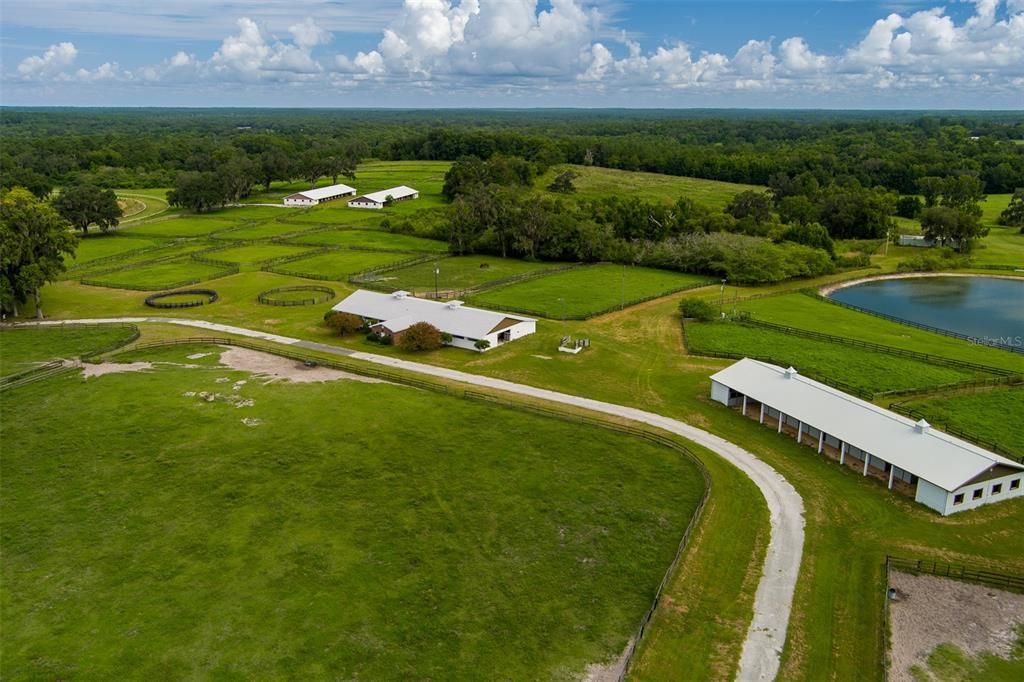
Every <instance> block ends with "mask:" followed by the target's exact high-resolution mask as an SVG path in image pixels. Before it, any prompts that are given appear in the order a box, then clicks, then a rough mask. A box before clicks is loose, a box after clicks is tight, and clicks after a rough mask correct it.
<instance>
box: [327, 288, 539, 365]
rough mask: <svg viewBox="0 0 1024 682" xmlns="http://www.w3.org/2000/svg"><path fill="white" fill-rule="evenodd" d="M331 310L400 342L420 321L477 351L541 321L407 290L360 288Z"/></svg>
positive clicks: (459, 345)
mask: <svg viewBox="0 0 1024 682" xmlns="http://www.w3.org/2000/svg"><path fill="white" fill-rule="evenodd" d="M331 310H337V311H340V312H343V313H351V314H353V315H358V316H359V317H361V318H363V320H365V321H366V322H367V323H369V325H370V329H371V331H373V332H374V333H376V334H378V335H380V336H391V337H392V339H393V340H394V341H395V342H396V343H397V342H398V341H399V340H401V337H402V334H403V333H404V332H405V330H406V329H408V328H409V327H411V326H412V325H414V324H416V323H417V322H426V323H428V324H431V325H433V326H435V327H437V328H438V329H439V330H441V332H443V333H447V334H451V337H452V341H451V343H450V344H449V345H452V346H455V347H457V348H465V349H467V350H475V351H483V350H489V349H490V348H495V347H497V346H500V345H502V344H505V343H508V342H509V341H515V340H516V339H519V338H522V337H524V336H527V335H528V334H533V333H534V332H535V331H537V321H536V320H533V319H530V318H529V317H520V316H518V315H508V314H506V313H499V312H494V311H491V310H481V309H480V308H470V307H468V306H465V305H463V304H462V301H444V302H442V301H428V300H426V299H423V298H415V297H413V296H410V295H409V292H407V291H396V292H394V293H391V294H381V293H377V292H375V291H366V290H364V289H360V290H358V291H355V292H353V293H352V294H351V295H349V296H348V297H347V298H346V299H345V300H343V301H341V302H340V303H338V304H337V305H335V306H334V307H333V308H331ZM480 340H486V341H488V342H489V343H490V346H489V348H477V347H476V343H477V342H478V341H480Z"/></svg>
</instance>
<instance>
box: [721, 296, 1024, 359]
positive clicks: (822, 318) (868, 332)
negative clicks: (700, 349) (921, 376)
mask: <svg viewBox="0 0 1024 682" xmlns="http://www.w3.org/2000/svg"><path fill="white" fill-rule="evenodd" d="M726 303H727V304H729V301H728V298H726ZM736 307H737V308H738V309H739V310H741V311H748V312H751V313H753V315H754V317H755V318H756V319H758V320H763V321H765V322H774V323H776V324H784V325H787V326H791V327H797V328H799V329H809V330H811V331H816V332H821V333H823V334H832V335H835V336H848V337H850V338H854V339H861V340H863V341H870V342H872V343H879V344H883V345H886V346H895V347H896V348H904V349H907V350H913V351H917V352H919V353H931V354H933V355H941V356H943V357H948V358H954V359H958V360H965V361H968V362H978V363H981V364H986V365H992V366H995V367H1002V368H1005V369H1009V370H1013V371H1014V372H1021V373H1024V356H1021V355H1020V354H1018V353H1009V352H1007V351H1004V350H999V349H996V348H989V347H987V346H980V345H974V344H969V343H966V342H964V341H961V340H959V339H956V338H953V337H949V336H943V335H941V334H935V333H932V332H928V331H925V330H923V329H917V328H915V327H911V326H908V325H904V324H899V323H898V322H890V321H889V320H884V319H881V318H878V317H874V316H872V315H865V314H864V313H860V312H857V311H855V310H849V309H847V308H843V307H842V306H838V305H835V304H832V303H828V302H825V301H821V300H818V299H815V298H812V297H810V296H805V295H803V294H799V293H793V294H785V295H782V296H772V297H769V298H762V299H757V300H752V301H740V302H739V303H737V304H736Z"/></svg>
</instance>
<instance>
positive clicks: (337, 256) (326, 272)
mask: <svg viewBox="0 0 1024 682" xmlns="http://www.w3.org/2000/svg"><path fill="white" fill-rule="evenodd" d="M404 260H408V258H407V257H406V258H403V257H402V254H396V253H390V252H382V251H357V250H352V249H338V250H333V249H332V250H326V249H324V250H322V252H321V253H319V254H317V255H313V256H309V257H308V258H297V259H290V260H288V261H287V262H284V263H279V264H275V265H273V266H272V267H268V268H266V269H267V270H268V271H269V272H276V273H278V274H280V275H291V276H293V277H306V278H309V279H321V280H330V281H336V282H344V281H345V280H347V279H348V278H349V277H350V276H352V275H355V274H358V273H360V272H365V271H368V270H373V269H376V268H383V267H386V266H388V265H391V264H394V263H396V262H402V261H404Z"/></svg>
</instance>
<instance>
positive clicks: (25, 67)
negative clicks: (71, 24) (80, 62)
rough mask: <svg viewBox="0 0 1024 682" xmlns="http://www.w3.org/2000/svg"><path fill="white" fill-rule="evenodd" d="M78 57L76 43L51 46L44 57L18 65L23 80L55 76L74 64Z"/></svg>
mask: <svg viewBox="0 0 1024 682" xmlns="http://www.w3.org/2000/svg"><path fill="white" fill-rule="evenodd" d="M77 56H78V49H77V48H76V47H75V44H74V43H58V44H56V45H50V47H48V48H46V52H44V53H43V54H42V55H39V56H32V57H28V58H26V59H24V60H23V61H22V62H21V63H20V64H18V73H19V74H20V75H21V76H22V77H23V78H45V77H47V76H55V75H57V74H59V73H61V72H62V71H63V70H64V69H65V68H67V67H68V66H71V65H72V64H74V62H75V57H77Z"/></svg>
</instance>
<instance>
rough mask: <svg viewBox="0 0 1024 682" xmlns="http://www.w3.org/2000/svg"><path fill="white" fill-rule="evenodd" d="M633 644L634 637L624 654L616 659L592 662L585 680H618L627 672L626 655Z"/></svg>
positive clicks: (588, 681)
mask: <svg viewBox="0 0 1024 682" xmlns="http://www.w3.org/2000/svg"><path fill="white" fill-rule="evenodd" d="M631 646H633V640H632V639H630V640H629V642H628V643H627V644H626V648H625V649H623V650H622V654H621V655H620V656H619V657H618V658H617V659H615V660H614V661H609V662H608V663H591V664H590V665H588V666H587V670H586V672H585V673H584V676H583V682H618V680H619V678H620V677H622V673H623V672H625V669H626V655H627V654H628V653H629V648H630V647H631Z"/></svg>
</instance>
